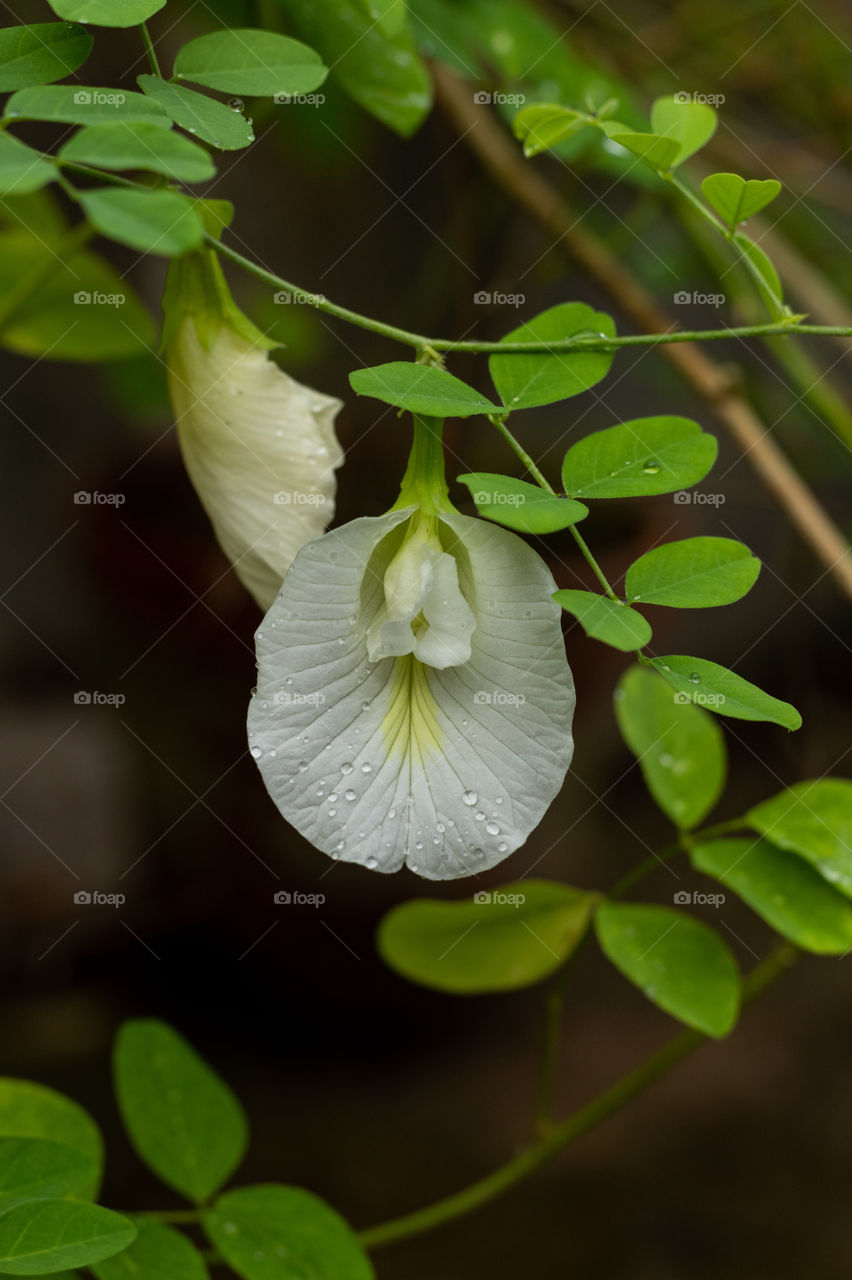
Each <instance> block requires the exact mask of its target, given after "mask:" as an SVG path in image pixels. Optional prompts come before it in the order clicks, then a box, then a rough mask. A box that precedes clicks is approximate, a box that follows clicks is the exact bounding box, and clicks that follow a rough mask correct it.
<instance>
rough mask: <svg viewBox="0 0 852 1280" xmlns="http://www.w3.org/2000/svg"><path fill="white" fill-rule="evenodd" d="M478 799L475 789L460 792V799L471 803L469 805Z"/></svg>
mask: <svg viewBox="0 0 852 1280" xmlns="http://www.w3.org/2000/svg"><path fill="white" fill-rule="evenodd" d="M478 799H479V797H478V795H477V794H476V792H475V791H465V792H463V793H462V800H463V801H464V802H465V804H471V805H473V804H476V802H477V800H478Z"/></svg>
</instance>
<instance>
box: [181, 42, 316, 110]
mask: <svg viewBox="0 0 852 1280" xmlns="http://www.w3.org/2000/svg"><path fill="white" fill-rule="evenodd" d="M174 72H175V79H176V80H192V81H193V82H194V83H195V84H203V85H206V87H207V88H208V89H218V90H220V92H222V93H245V94H252V95H254V96H257V97H260V96H270V97H271V96H273V95H274V94H276V93H285V94H293V93H309V92H310V91H311V90H312V89H316V88H318V87H319V86H320V85H321V84H322V82H323V80H325V78H326V76H327V75H328V68H327V67H324V66H323V62H322V58H321V57H320V56H319V54H318V53H317V52H316V50H314V49H311V48H310V47H309V46H308V45H306V44H302V43H301V41H299V40H291V39H290V38H289V37H288V36H281V35H277V34H276V33H275V32H274V31H254V30H252V29H250V28H247V27H243V28H239V29H237V28H234V29H232V30H223V31H211V32H210V33H209V34H208V35H206V36H198V38H197V39H196V40H190V42H189V44H185V45H184V46H183V48H182V49H181V50H180V51H179V53H178V55H177V57H176V58H175V67H174Z"/></svg>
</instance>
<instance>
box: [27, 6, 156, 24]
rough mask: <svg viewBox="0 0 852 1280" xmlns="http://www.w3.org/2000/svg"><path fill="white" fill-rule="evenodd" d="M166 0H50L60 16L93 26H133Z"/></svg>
mask: <svg viewBox="0 0 852 1280" xmlns="http://www.w3.org/2000/svg"><path fill="white" fill-rule="evenodd" d="M165 4H166V0H50V7H51V9H52V10H53V12H54V13H56V14H58V15H59V17H60V18H69V19H70V20H71V21H72V22H86V23H88V24H90V25H91V26H93V27H135V26H136V25H137V23H140V22H146V21H147V20H148V18H150V17H151V16H152V15H153V14H155V13H159V12H160V10H161V9H163V8H165Z"/></svg>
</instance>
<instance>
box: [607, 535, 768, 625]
mask: <svg viewBox="0 0 852 1280" xmlns="http://www.w3.org/2000/svg"><path fill="white" fill-rule="evenodd" d="M759 573H760V561H759V560H757V559H755V557H754V556H753V555H752V554H751V552H750V551H749V549H748V547H744V546H743V544H742V543H741V542H736V541H735V540H734V539H733V538H684V539H683V540H682V541H680V542H667V543H665V544H664V545H663V546H661V547H654V548H653V549H652V550H651V551H647V552H646V553H645V555H643V556H640V557H639V559H638V560H636V561H634V563H633V564H632V565H631V566H630V568H629V569H628V570H627V576H626V578H625V588H626V594H627V599H628V600H630V601H631V603H632V602H633V601H637V600H641V601H642V603H643V604H662V605H668V606H671V607H676V608H680V609H707V608H710V607H711V606H714V605H722V604H733V602H734V601H735V600H740V599H742V597H743V596H744V595H745V594H746V592H748V591H750V590H751V588H752V587H753V586H754V584H755V582H756V581H757V575H758V574H759Z"/></svg>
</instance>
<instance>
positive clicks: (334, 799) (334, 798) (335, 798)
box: [328, 791, 337, 804]
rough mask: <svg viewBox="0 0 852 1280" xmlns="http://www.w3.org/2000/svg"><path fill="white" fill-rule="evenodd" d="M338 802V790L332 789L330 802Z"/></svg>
mask: <svg viewBox="0 0 852 1280" xmlns="http://www.w3.org/2000/svg"><path fill="white" fill-rule="evenodd" d="M336 802H337V792H336V791H332V793H331V795H330V796H329V797H328V803H329V804H335V803H336Z"/></svg>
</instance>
